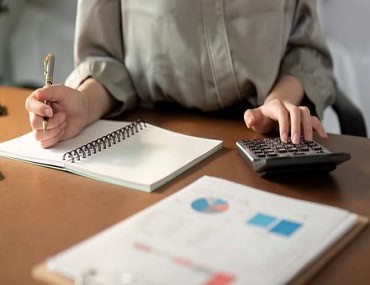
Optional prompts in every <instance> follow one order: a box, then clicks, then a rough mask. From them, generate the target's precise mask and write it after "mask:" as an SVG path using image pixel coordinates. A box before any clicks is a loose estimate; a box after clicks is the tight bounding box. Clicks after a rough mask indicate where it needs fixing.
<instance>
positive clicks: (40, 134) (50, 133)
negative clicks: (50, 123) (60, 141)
mask: <svg viewBox="0 0 370 285" xmlns="http://www.w3.org/2000/svg"><path fill="white" fill-rule="evenodd" d="M65 127H66V122H64V123H62V124H61V125H58V126H57V127H55V128H48V129H47V130H45V131H43V130H36V131H35V138H36V140H37V141H40V142H42V141H48V140H50V139H52V138H54V137H57V136H58V135H59V133H60V132H61V131H62V130H64V129H65Z"/></svg>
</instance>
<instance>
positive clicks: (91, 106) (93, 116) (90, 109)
mask: <svg viewBox="0 0 370 285" xmlns="http://www.w3.org/2000/svg"><path fill="white" fill-rule="evenodd" d="M77 90H78V91H80V92H81V93H82V95H83V100H84V106H85V108H84V109H85V111H86V122H87V124H91V123H92V122H95V121H96V120H98V119H100V118H101V117H103V116H104V115H106V114H107V113H109V111H110V110H111V109H112V107H113V105H114V99H113V97H112V96H111V95H110V94H109V93H108V91H107V90H106V89H105V88H104V86H103V85H102V84H101V83H100V82H98V81H97V80H95V79H93V78H88V79H86V80H85V81H84V82H83V83H82V84H81V85H80V86H79V87H78V88H77Z"/></svg>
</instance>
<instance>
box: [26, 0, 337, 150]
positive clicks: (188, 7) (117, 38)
mask: <svg viewBox="0 0 370 285" xmlns="http://www.w3.org/2000/svg"><path fill="white" fill-rule="evenodd" d="M75 39H76V40H75V52H74V57H75V66H76V67H75V69H74V70H73V71H72V73H71V74H70V76H69V77H68V78H67V80H66V83H65V85H53V86H46V87H44V88H40V89H37V90H35V91H34V92H32V94H30V96H29V97H28V98H27V100H26V104H25V105H26V109H27V110H28V112H29V116H30V123H31V126H32V128H33V130H34V131H35V137H36V139H37V140H38V141H39V142H40V143H41V145H42V146H43V147H45V148H47V147H50V146H52V145H54V144H56V143H57V142H59V141H61V140H66V139H69V138H71V137H73V136H75V135H77V134H78V133H79V132H80V131H81V130H82V129H83V128H84V127H85V126H87V125H88V124H90V123H92V122H94V121H96V120H98V119H99V118H101V117H103V116H114V115H117V114H120V113H122V112H124V111H126V110H129V109H131V108H134V107H135V106H137V105H138V104H139V103H155V102H162V101H170V102H176V103H177V104H180V105H182V106H185V107H186V108H196V109H199V110H202V111H205V112H212V111H215V110H222V109H225V108H228V107H231V106H242V107H243V108H244V106H246V107H245V113H244V121H245V124H246V126H247V127H248V128H251V129H253V130H255V131H257V132H260V133H267V132H271V131H278V132H279V135H280V138H281V140H282V141H284V142H286V141H287V140H288V137H289V136H291V138H292V141H293V143H298V142H299V139H300V137H301V136H303V137H304V138H305V139H306V140H312V139H313V132H314V131H316V132H317V133H318V134H319V135H320V136H321V137H326V136H327V135H326V132H325V130H324V128H323V126H322V124H321V122H320V120H319V118H320V117H321V116H322V113H323V110H324V108H325V107H326V106H327V105H329V104H331V103H333V101H334V97H335V85H334V80H333V75H332V61H331V57H330V54H329V51H328V49H327V46H326V43H325V40H324V37H323V35H322V33H321V30H320V24H319V22H318V16H317V11H316V1H314V0H279V1H269V0H259V1H254V0H243V1H224V0H161V1H144V0H140V1H139V0H121V1H119V0H81V1H78V5H77V20H76V35H75ZM45 100H46V101H50V102H52V105H51V106H49V105H48V104H45V103H44V101H45ZM44 116H47V117H49V122H48V129H47V130H46V131H43V130H42V120H43V117H44ZM241 120H243V118H241Z"/></svg>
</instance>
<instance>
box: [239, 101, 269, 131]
mask: <svg viewBox="0 0 370 285" xmlns="http://www.w3.org/2000/svg"><path fill="white" fill-rule="evenodd" d="M244 121H245V124H246V125H247V127H248V128H250V129H252V130H254V131H256V132H259V133H266V132H269V131H271V130H272V127H273V125H274V124H275V123H274V121H273V120H272V119H270V118H269V117H268V116H265V115H264V114H263V112H262V107H258V108H255V109H249V110H247V111H245V113H244Z"/></svg>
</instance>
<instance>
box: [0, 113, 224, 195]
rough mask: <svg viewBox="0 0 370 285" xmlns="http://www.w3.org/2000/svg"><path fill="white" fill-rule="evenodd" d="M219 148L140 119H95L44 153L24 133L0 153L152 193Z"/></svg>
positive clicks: (217, 143)
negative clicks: (80, 130)
mask: <svg viewBox="0 0 370 285" xmlns="http://www.w3.org/2000/svg"><path fill="white" fill-rule="evenodd" d="M221 147H222V141H220V140H214V139H206V138H200V137H195V136H189V135H184V134H180V133H176V132H173V131H169V130H166V129H164V128H160V127H157V126H154V125H151V124H148V123H145V122H141V121H137V122H117V121H109V120H99V121H97V122H95V123H93V124H91V125H89V126H88V127H87V128H85V129H84V130H83V131H82V132H81V133H80V134H79V135H78V136H77V137H74V138H72V139H70V140H67V141H63V142H60V143H58V144H57V145H56V146H54V147H52V148H48V149H43V148H42V147H41V146H40V145H39V143H38V142H37V141H36V140H35V139H34V135H33V133H28V134H26V135H23V136H21V137H18V138H15V139H12V140H9V141H6V142H3V143H0V155H1V156H5V157H9V158H14V159H19V160H22V161H26V162H31V163H36V164H41V165H43V166H48V167H53V168H58V169H61V170H66V171H70V172H73V173H76V174H79V175H82V176H86V177H89V178H92V179H96V180H101V181H105V182H109V183H113V184H117V185H121V186H125V187H129V188H133V189H138V190H143V191H147V192H151V191H153V190H155V189H157V188H158V187H160V186H162V185H163V184H165V183H166V182H168V181H170V180H171V179H173V178H174V177H176V176H177V175H179V174H180V173H182V172H184V171H185V170H187V169H188V168H190V167H191V166H193V165H195V164H196V163H198V162H200V161H201V160H203V159H205V158H206V157H208V156H210V155H211V154H213V153H214V152H216V151H217V150H219V149H220V148H221Z"/></svg>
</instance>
